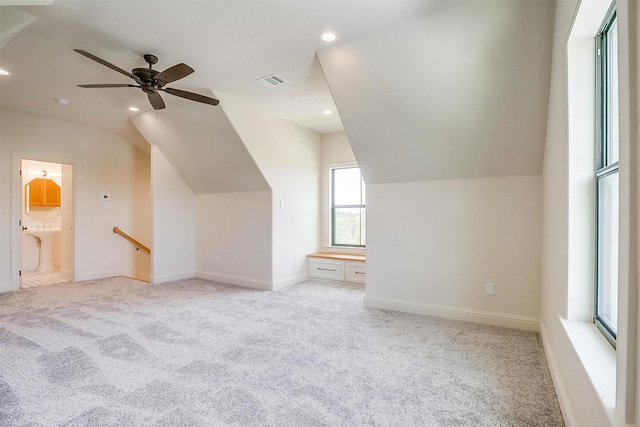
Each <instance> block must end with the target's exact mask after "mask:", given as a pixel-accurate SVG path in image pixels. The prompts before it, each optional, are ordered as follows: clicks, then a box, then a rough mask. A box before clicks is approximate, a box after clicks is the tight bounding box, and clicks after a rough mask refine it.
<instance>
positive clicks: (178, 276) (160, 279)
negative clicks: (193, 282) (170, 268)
mask: <svg viewBox="0 0 640 427" xmlns="http://www.w3.org/2000/svg"><path fill="white" fill-rule="evenodd" d="M193 277H196V274H195V272H193V271H183V272H182V273H174V274H165V275H163V276H151V277H150V280H151V284H153V285H159V284H161V283H167V282H173V281H174V280H182V279H191V278H193Z"/></svg>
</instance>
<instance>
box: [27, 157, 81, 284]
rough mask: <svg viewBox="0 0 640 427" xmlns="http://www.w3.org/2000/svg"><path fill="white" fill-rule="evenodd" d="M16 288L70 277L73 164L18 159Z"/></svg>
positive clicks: (67, 279)
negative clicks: (18, 250) (19, 234)
mask: <svg viewBox="0 0 640 427" xmlns="http://www.w3.org/2000/svg"><path fill="white" fill-rule="evenodd" d="M20 188H21V193H22V203H21V206H22V208H21V218H20V227H21V236H20V238H19V242H20V288H31V287H36V286H43V285H50V284H54V283H64V282H69V281H72V280H73V165H70V164H64V163H54V162H47V161H41V160H35V159H27V158H22V159H21V163H20Z"/></svg>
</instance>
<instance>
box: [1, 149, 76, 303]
mask: <svg viewBox="0 0 640 427" xmlns="http://www.w3.org/2000/svg"><path fill="white" fill-rule="evenodd" d="M22 159H26V160H37V161H41V162H51V163H64V164H67V165H72V166H73V177H72V188H73V191H72V194H71V198H72V200H73V203H72V207H71V208H72V212H71V214H72V217H73V223H74V226H73V227H72V229H71V247H72V249H71V258H72V259H71V265H72V266H73V267H72V271H71V280H74V278H75V277H76V263H75V260H76V245H75V241H76V227H75V222H76V203H75V201H76V193H77V191H76V188H77V187H76V183H77V178H76V177H77V176H78V159H73V158H70V157H61V156H52V155H49V154H42V153H31V152H26V151H12V152H11V287H12V289H11V290H13V291H17V290H18V289H20V269H21V268H22V267H21V265H20V263H21V260H22V230H21V229H20V225H19V224H20V221H21V220H22V188H21V183H22V179H21V176H20V168H21V167H22Z"/></svg>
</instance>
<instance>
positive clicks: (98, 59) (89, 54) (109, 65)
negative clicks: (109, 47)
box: [73, 49, 142, 84]
mask: <svg viewBox="0 0 640 427" xmlns="http://www.w3.org/2000/svg"><path fill="white" fill-rule="evenodd" d="M73 50H75V51H76V52H78V53H79V54H80V55H84V56H86V57H87V58H89V59H93V60H94V61H96V62H97V63H99V64H102V65H104V66H105V67H108V68H111V69H112V70H114V71H117V72H119V73H120V74H124V75H125V76H127V77H131V78H132V79H133V80H135V81H136V83H138V84H142V81H141V80H140V79H139V78H137V77H136V76H134V75H133V74H131V73H130V72H128V71H126V70H123V69H122V68H120V67H116V66H115V65H113V64H111V63H109V62H107V61H105V60H104V59H101V58H98V57H97V56H95V55H93V54H91V53H89V52H87V51H85V50H82V49H73Z"/></svg>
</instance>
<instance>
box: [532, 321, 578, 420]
mask: <svg viewBox="0 0 640 427" xmlns="http://www.w3.org/2000/svg"><path fill="white" fill-rule="evenodd" d="M540 336H541V337H542V346H543V347H544V353H545V356H546V358H547V365H549V372H550V373H551V379H552V380H553V387H554V388H555V390H556V396H557V397H558V404H559V405H560V412H562V418H563V419H564V424H565V425H566V426H567V427H577V426H578V423H577V421H576V416H575V415H574V413H573V410H572V409H571V403H570V402H569V395H568V394H567V389H566V388H565V386H564V382H563V381H562V375H560V369H559V368H558V363H557V362H556V358H555V356H554V355H553V351H552V350H551V344H550V343H549V341H548V338H547V331H546V330H545V328H544V322H543V321H540Z"/></svg>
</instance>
